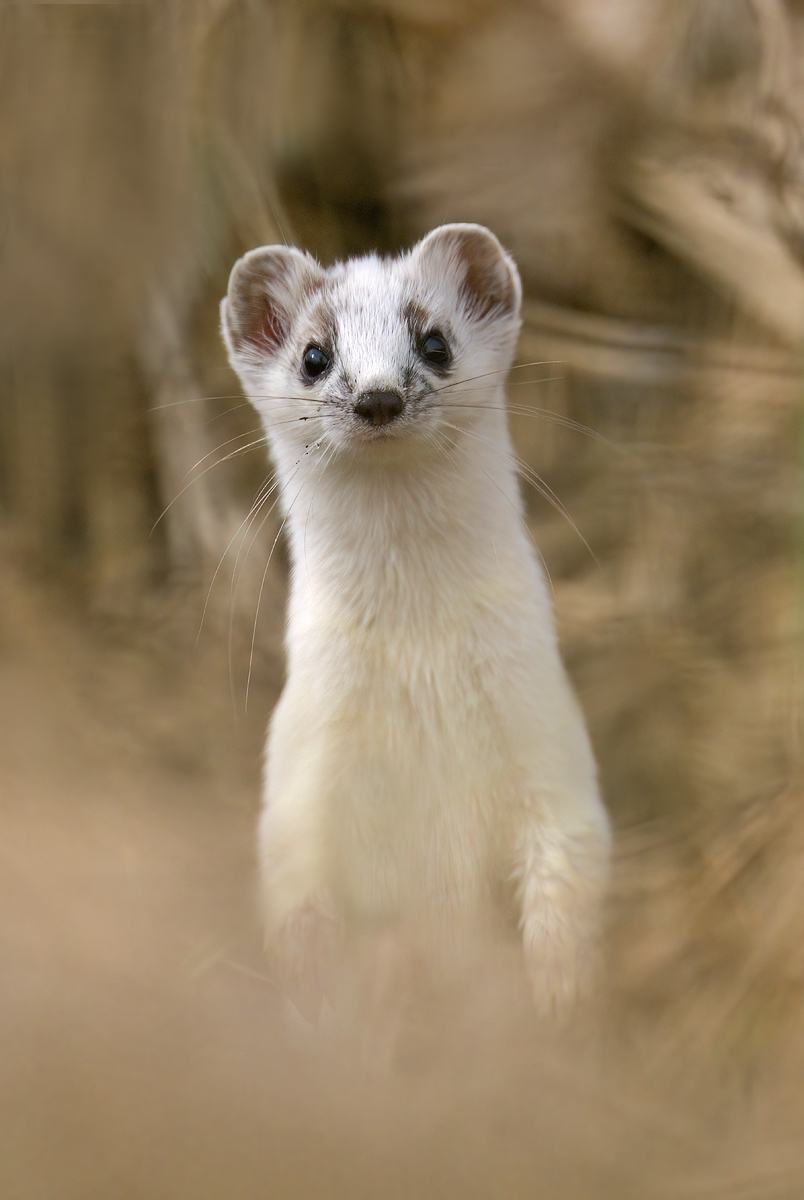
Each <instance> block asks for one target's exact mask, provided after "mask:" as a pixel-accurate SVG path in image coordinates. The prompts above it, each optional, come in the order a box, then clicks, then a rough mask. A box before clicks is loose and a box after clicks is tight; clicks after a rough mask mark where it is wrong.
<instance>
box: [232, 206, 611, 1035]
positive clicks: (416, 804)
mask: <svg viewBox="0 0 804 1200" xmlns="http://www.w3.org/2000/svg"><path fill="white" fill-rule="evenodd" d="M520 301H521V285H520V282H519V275H518V272H517V269H516V266H515V264H514V263H513V261H512V260H511V258H510V257H509V256H508V255H507V254H506V253H505V251H504V250H503V249H502V247H501V246H500V244H499V242H498V241H497V239H496V237H494V235H493V234H492V233H490V232H489V231H488V230H487V229H484V228H483V227H482V226H479V225H445V226H443V227H441V228H439V229H436V230H434V231H433V232H432V233H430V234H429V235H428V236H427V237H426V238H424V239H423V241H421V242H419V244H418V245H417V246H415V247H414V248H413V250H411V251H410V252H409V253H406V254H402V255H401V256H399V257H397V258H391V259H387V258H379V257H377V256H374V255H370V256H368V257H365V258H359V259H354V260H349V261H347V262H343V263H338V264H336V265H335V266H333V267H331V268H330V269H328V270H324V269H322V268H321V267H320V266H319V265H318V264H317V263H316V262H315V261H314V260H313V259H312V258H311V257H310V256H309V255H306V254H303V253H301V252H300V251H298V250H296V249H293V248H290V247H286V246H266V247H262V248H260V249H257V250H252V251H251V252H250V253H248V254H246V255H244V257H243V258H241V259H240V260H239V262H237V263H236V264H235V267H234V269H233V271H232V274H231V278H230V281H229V290H228V295H227V297H226V298H225V299H224V300H223V302H222V305H221V314H222V324H223V335H224V338H225V341H226V345H227V347H228V350H229V356H230V359H231V362H232V365H233V367H234V368H235V370H236V371H237V373H238V375H239V377H240V379H241V381H242V384H243V387H244V389H245V392H246V395H247V396H248V397H249V399H250V400H251V402H252V403H253V404H254V406H255V408H256V409H257V411H258V413H259V415H260V418H261V420H262V423H263V425H264V427H265V431H266V433H267V436H268V441H269V443H270V447H271V451H272V454H273V459H274V462H275V465H276V469H277V473H278V477H279V480H280V485H281V496H282V505H283V507H284V512H285V520H286V529H287V531H288V535H289V539H290V550H291V560H292V564H293V566H292V577H291V591H290V601H289V610H288V625H287V660H288V661H287V668H288V670H287V683H286V685H285V689H284V691H283V693H282V697H281V699H280V701H279V703H278V705H277V707H276V710H275V712H274V715H273V719H272V722H271V727H270V733H269V739H268V758H267V772H266V778H265V806H264V812H263V816H262V820H261V824H260V833H259V837H260V853H261V862H262V879H263V896H264V907H265V918H266V923H267V930H268V936H269V939H270V940H271V942H272V943H273V945H274V947H275V949H276V952H277V954H278V955H279V957H280V959H284V977H285V978H286V979H291V981H292V980H293V979H295V980H296V984H294V983H293V982H291V983H290V984H289V985H288V986H289V988H290V990H291V992H292V991H293V988H294V986H297V984H298V981H299V980H300V979H302V980H306V984H305V986H306V988H307V993H308V994H307V998H306V1000H305V1002H304V1004H302V1005H300V1006H301V1007H303V1009H305V1005H306V1009H305V1010H306V1011H307V1012H308V1013H309V1014H310V1015H312V1016H313V1017H314V1016H315V1015H316V1014H317V1011H318V1007H319V1003H320V998H321V996H320V993H321V990H322V988H323V987H324V986H325V985H324V982H323V980H322V971H323V966H322V964H321V963H319V962H317V961H316V958H317V956H319V957H320V956H321V955H322V954H323V951H322V950H321V941H320V936H319V935H320V929H319V925H320V922H321V921H326V920H327V919H328V918H331V919H332V920H333V921H336V922H337V923H338V928H339V929H341V930H343V931H344V933H345V936H346V938H347V939H348V938H349V936H350V935H352V934H354V935H357V934H359V933H360V931H361V930H365V929H373V930H379V929H382V928H386V927H391V926H393V924H394V923H395V922H400V921H410V920H415V919H417V918H418V917H421V918H423V919H426V918H427V917H428V915H429V916H431V917H433V918H436V919H437V920H438V921H439V922H441V925H442V927H443V925H444V924H445V923H446V924H447V925H448V924H449V923H450V922H452V921H453V920H454V922H455V925H456V927H457V926H458V925H459V924H461V923H463V924H466V923H467V922H468V923H469V925H470V926H471V924H472V922H474V921H477V922H478V923H479V924H480V923H482V922H483V920H484V919H485V918H486V917H487V916H488V914H489V913H491V912H493V911H494V910H497V911H498V912H499V911H503V912H505V911H506V910H507V912H508V915H509V916H510V917H512V918H514V919H515V922H516V924H518V927H519V929H520V930H521V937H522V942H523V945H524V953H525V960H526V965H527V968H528V972H529V975H530V978H531V981H532V984H533V989H534V994H535V997H536V1000H537V1003H538V1004H539V1005H540V1007H542V1008H543V1009H548V1010H549V1009H551V1008H554V1007H556V1006H560V1005H562V1004H563V1003H565V1002H566V1001H568V1000H571V998H572V997H573V995H574V994H575V992H576V990H577V987H578V983H579V979H580V977H581V976H582V975H583V973H584V964H585V963H586V962H587V961H588V958H589V952H590V950H591V947H592V944H593V942H594V937H595V931H596V926H597V924H598V920H599V915H600V906H601V900H602V894H603V891H604V888H605V885H606V879H607V874H608V860H609V848H610V833H609V825H608V821H607V817H606V813H605V810H604V807H603V805H602V803H601V800H600V797H599V793H598V786H597V781H596V771H595V763H594V759H593V755H592V751H591V748H590V744H589V739H588V736H587V732H586V728H585V726H584V721H583V717H582V715H581V712H580V710H579V707H578V704H577V701H576V699H575V697H574V695H573V692H572V690H571V687H570V684H569V682H568V680H567V676H566V674H565V671H564V668H563V665H562V663H561V659H560V657H559V652H558V646H557V642H556V635H555V630H554V627H553V620H552V614H551V606H550V599H549V596H548V590H547V586H546V583H545V577H544V573H543V570H542V568H541V566H540V563H539V561H538V559H537V557H536V555H535V553H534V550H533V547H532V545H531V543H530V541H529V538H528V534H527V531H526V529H525V528H524V525H523V521H522V504H521V500H520V495H519V490H518V486H517V479H516V470H515V466H514V461H513V453H512V449H511V443H510V438H509V433H508V427H507V420H506V413H505V393H504V377H505V373H506V372H507V370H508V368H509V366H510V364H511V360H512V357H513V354H514V349H515V345H516V340H517V334H518V330H519V325H520V316H519V309H520ZM282 968H283V964H282V963H280V974H281V973H282Z"/></svg>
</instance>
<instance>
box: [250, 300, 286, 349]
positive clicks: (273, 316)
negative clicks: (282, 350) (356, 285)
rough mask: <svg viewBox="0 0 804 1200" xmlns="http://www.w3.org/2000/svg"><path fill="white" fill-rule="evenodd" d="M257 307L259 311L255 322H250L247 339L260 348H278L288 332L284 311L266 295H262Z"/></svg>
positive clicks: (255, 314)
mask: <svg viewBox="0 0 804 1200" xmlns="http://www.w3.org/2000/svg"><path fill="white" fill-rule="evenodd" d="M255 308H256V310H257V311H256V312H255V313H254V319H253V322H251V323H250V326H251V328H250V331H249V332H248V333H247V334H246V339H247V340H248V341H249V342H251V343H252V344H253V345H255V346H256V347H257V348H258V349H260V350H268V351H271V352H273V351H275V350H278V349H279V347H280V346H281V344H282V342H283V341H284V339H285V335H286V333H287V330H286V328H285V320H286V318H285V314H284V312H283V311H282V309H281V308H280V307H279V305H278V304H276V302H275V301H272V299H271V297H269V296H265V295H263V296H261V297H260V302H258V303H257V304H256V305H255ZM260 309H261V310H262V316H261V317H260Z"/></svg>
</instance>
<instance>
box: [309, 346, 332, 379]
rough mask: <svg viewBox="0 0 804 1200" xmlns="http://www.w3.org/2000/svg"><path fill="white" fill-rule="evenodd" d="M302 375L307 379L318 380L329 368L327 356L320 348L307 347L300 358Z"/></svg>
mask: <svg viewBox="0 0 804 1200" xmlns="http://www.w3.org/2000/svg"><path fill="white" fill-rule="evenodd" d="M302 366H303V367H304V373H305V375H306V376H307V378H308V379H318V376H319V375H323V374H324V372H325V371H326V369H327V367H328V366H329V355H328V354H325V353H324V351H323V350H322V349H321V347H320V346H308V347H307V349H306V350H305V352H304V357H303V358H302Z"/></svg>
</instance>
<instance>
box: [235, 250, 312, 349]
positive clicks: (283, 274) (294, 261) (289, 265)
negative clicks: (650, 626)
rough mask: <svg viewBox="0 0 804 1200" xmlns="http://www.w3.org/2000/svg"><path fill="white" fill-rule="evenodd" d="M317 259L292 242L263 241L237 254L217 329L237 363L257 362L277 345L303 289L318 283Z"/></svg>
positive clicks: (308, 290)
mask: <svg viewBox="0 0 804 1200" xmlns="http://www.w3.org/2000/svg"><path fill="white" fill-rule="evenodd" d="M323 278H324V272H323V271H322V269H321V267H319V265H318V263H317V262H316V261H315V259H313V258H311V257H310V255H309V254H303V253H302V251H301V250H296V249H294V247H292V246H261V247H260V248H259V249H258V250H249V252H248V254H244V255H243V257H242V258H240V259H238V261H237V262H236V263H235V265H234V267H233V268H232V273H231V275H230V276H229V288H228V291H227V293H226V296H225V298H224V299H223V300H222V301H221V329H222V332H223V340H224V341H225V343H226V347H227V349H228V351H229V356H230V358H231V359H232V362H233V365H234V364H235V363H239V364H240V365H243V364H242V360H243V359H245V360H246V363H249V362H250V363H251V364H252V365H258V364H259V363H260V362H261V361H262V360H264V359H265V358H266V357H267V356H270V355H273V354H275V353H276V352H277V350H278V349H279V348H280V346H281V345H282V343H283V342H284V341H285V338H286V337H287V336H288V333H289V332H290V326H291V323H292V320H293V314H294V312H295V311H296V309H297V308H298V306H299V304H300V302H301V300H302V298H303V297H304V295H305V293H308V292H311V291H314V290H315V288H317V287H318V286H320V284H321V281H322V279H323Z"/></svg>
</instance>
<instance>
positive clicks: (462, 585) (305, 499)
mask: <svg viewBox="0 0 804 1200" xmlns="http://www.w3.org/2000/svg"><path fill="white" fill-rule="evenodd" d="M484 417H486V418H488V419H487V420H485V421H484V422H483V423H478V424H477V425H475V426H473V427H472V429H471V430H467V431H463V432H459V433H453V440H451V442H450V443H449V444H448V443H446V442H445V441H444V442H441V441H440V440H439V441H438V443H435V442H434V443H432V444H427V445H426V447H421V446H420V447H417V448H415V450H414V452H413V453H410V454H409V455H407V454H406V455H405V456H400V458H398V459H394V458H391V457H386V458H383V457H382V456H381V455H377V456H374V458H372V457H371V456H370V453H368V452H362V451H361V453H360V454H359V455H354V456H353V455H339V456H334V457H332V458H331V459H330V460H329V461H327V459H326V458H323V459H322V460H321V461H320V462H319V463H318V464H315V465H314V466H311V468H310V469H309V471H308V472H306V476H305V479H304V482H303V483H302V484H299V485H298V486H297V488H296V492H295V494H294V492H293V485H292V484H291V485H289V488H288V495H287V499H288V501H289V502H290V509H289V516H288V525H289V528H290V540H291V553H292V559H293V564H294V573H293V591H294V597H295V599H297V600H299V599H302V598H304V597H305V596H306V597H310V598H316V597H319V598H320V597H326V601H327V603H328V604H330V605H331V604H336V605H337V606H338V608H343V607H344V606H346V607H348V608H350V609H352V610H353V612H354V615H355V616H356V617H357V618H358V619H360V620H365V619H368V618H371V619H374V618H375V617H377V615H378V614H380V613H385V612H394V611H396V614H397V618H398V615H399V609H400V605H401V606H403V607H406V608H407V609H408V610H410V611H417V612H422V611H423V610H424V609H426V608H427V607H428V605H430V604H432V603H436V604H437V603H448V604H453V603H456V602H458V599H459V598H460V597H461V596H464V595H466V594H467V593H471V592H473V591H476V590H477V588H478V586H482V585H483V582H484V580H486V579H488V578H489V577H492V576H495V575H497V576H498V575H499V574H500V572H501V571H502V570H504V565H505V563H506V562H507V563H508V564H509V565H511V566H512V567H515V565H516V564H521V563H522V561H523V554H522V544H523V539H524V537H525V535H524V532H523V528H522V521H521V506H520V499H519V494H518V488H517V483H516V476H515V472H514V468H513V463H512V455H511V446H510V440H509V436H508V431H507V426H506V422H505V416H504V413H497V412H494V413H487V414H484ZM371 449H372V447H369V448H368V451H370V450H371Z"/></svg>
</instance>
